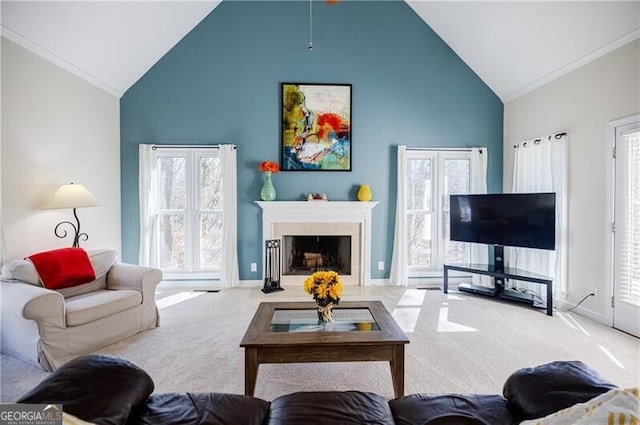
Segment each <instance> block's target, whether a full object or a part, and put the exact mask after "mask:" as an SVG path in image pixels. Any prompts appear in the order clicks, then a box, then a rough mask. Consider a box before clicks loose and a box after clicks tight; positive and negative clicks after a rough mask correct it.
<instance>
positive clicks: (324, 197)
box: [307, 192, 328, 201]
mask: <svg viewBox="0 0 640 425" xmlns="http://www.w3.org/2000/svg"><path fill="white" fill-rule="evenodd" d="M307 201H328V198H327V194H326V193H323V194H322V195H320V194H319V193H316V194H315V195H314V194H313V193H311V192H309V194H308V195H307Z"/></svg>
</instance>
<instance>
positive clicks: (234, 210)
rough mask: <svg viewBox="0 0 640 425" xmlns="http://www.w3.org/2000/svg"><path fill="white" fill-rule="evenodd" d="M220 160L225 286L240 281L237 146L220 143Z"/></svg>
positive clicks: (223, 276) (222, 279)
mask: <svg viewBox="0 0 640 425" xmlns="http://www.w3.org/2000/svg"><path fill="white" fill-rule="evenodd" d="M220 160H221V161H220V162H221V163H222V197H223V198H222V199H223V202H224V207H223V211H222V223H223V228H224V230H223V232H224V233H223V235H222V245H223V252H222V276H221V279H220V281H221V284H222V286H223V287H226V288H228V287H231V286H236V285H238V284H239V283H240V277H239V273H238V223H237V216H238V190H237V180H238V177H237V166H236V147H235V146H234V145H220Z"/></svg>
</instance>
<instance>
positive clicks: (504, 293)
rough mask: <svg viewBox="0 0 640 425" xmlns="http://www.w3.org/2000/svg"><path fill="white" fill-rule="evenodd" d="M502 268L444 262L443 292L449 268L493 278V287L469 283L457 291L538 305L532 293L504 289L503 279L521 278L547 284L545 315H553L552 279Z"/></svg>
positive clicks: (447, 283)
mask: <svg viewBox="0 0 640 425" xmlns="http://www.w3.org/2000/svg"><path fill="white" fill-rule="evenodd" d="M500 268H501V269H502V270H496V268H495V267H494V266H493V265H491V264H445V265H444V285H443V289H444V293H445V294H446V293H448V292H449V270H457V271H461V272H469V273H472V274H481V275H486V276H491V277H493V278H495V282H496V284H495V285H494V287H493V288H489V287H485V286H477V285H469V284H461V285H459V286H458V290H459V291H463V292H470V293H473V294H479V295H486V296H490V297H493V298H498V299H503V300H507V301H515V302H520V303H524V304H528V305H531V306H535V307H538V306H539V303H538V302H536V300H535V299H534V297H533V295H531V294H525V293H522V292H518V291H513V290H510V289H506V288H505V287H504V280H505V279H514V280H522V281H525V282H532V283H538V284H541V285H546V286H547V305H546V308H547V316H553V279H551V278H549V277H547V276H542V275H537V274H535V273H530V272H527V271H524V270H519V269H516V268H511V267H500Z"/></svg>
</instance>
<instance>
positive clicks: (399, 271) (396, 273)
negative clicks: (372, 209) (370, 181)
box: [389, 145, 409, 286]
mask: <svg viewBox="0 0 640 425" xmlns="http://www.w3.org/2000/svg"><path fill="white" fill-rule="evenodd" d="M406 181H407V146H406V145H399V146H398V178H397V182H396V186H397V187H396V225H395V230H394V237H393V257H392V258H391V271H390V273H389V279H390V280H391V282H392V283H393V284H395V285H399V286H406V285H408V284H409V279H408V272H407V259H408V256H407V215H406V211H405V210H406V203H407V185H406Z"/></svg>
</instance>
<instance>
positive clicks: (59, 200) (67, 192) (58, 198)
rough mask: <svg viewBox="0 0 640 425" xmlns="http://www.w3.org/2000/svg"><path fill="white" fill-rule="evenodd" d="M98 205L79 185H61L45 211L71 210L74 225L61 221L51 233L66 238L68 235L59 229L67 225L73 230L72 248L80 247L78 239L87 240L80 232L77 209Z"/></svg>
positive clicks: (65, 231)
mask: <svg viewBox="0 0 640 425" xmlns="http://www.w3.org/2000/svg"><path fill="white" fill-rule="evenodd" d="M97 206H98V203H97V202H96V201H95V199H94V198H93V195H92V194H91V192H89V191H88V190H87V188H86V187H84V186H83V185H81V184H74V183H70V184H63V185H62V186H60V187H59V188H58V190H57V191H56V193H54V194H53V197H52V198H51V201H49V203H48V204H47V206H46V208H47V209H63V208H73V216H74V217H75V219H76V222H75V224H74V223H72V222H70V221H66V220H65V221H61V222H60V223H58V224H57V225H56V227H55V229H54V230H53V233H54V234H55V235H56V236H57V237H59V238H61V239H62V238H66V237H67V235H68V234H69V233H68V232H67V230H66V229H61V226H63V225H67V226H70V227H71V228H72V229H73V232H74V235H73V245H71V246H72V247H79V246H80V239H81V238H82V240H83V241H86V240H87V239H89V236H87V234H86V233H83V232H80V219H79V218H78V213H77V212H76V209H77V208H87V207H97Z"/></svg>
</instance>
